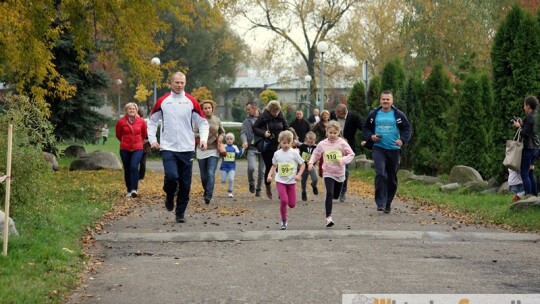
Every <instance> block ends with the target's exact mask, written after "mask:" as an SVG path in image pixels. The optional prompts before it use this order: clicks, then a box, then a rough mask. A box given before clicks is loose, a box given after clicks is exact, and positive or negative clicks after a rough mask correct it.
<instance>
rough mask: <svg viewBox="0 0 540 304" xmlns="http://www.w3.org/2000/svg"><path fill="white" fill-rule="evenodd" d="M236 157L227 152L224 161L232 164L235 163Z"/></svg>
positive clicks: (232, 153)
mask: <svg viewBox="0 0 540 304" xmlns="http://www.w3.org/2000/svg"><path fill="white" fill-rule="evenodd" d="M234 156H235V153H234V152H227V155H225V157H224V160H225V161H226V162H232V161H234Z"/></svg>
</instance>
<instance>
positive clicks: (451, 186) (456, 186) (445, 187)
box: [441, 183, 461, 192]
mask: <svg viewBox="0 0 540 304" xmlns="http://www.w3.org/2000/svg"><path fill="white" fill-rule="evenodd" d="M459 188H461V186H460V185H459V184H458V183H451V184H446V185H442V186H441V191H442V192H449V191H454V190H458V189H459Z"/></svg>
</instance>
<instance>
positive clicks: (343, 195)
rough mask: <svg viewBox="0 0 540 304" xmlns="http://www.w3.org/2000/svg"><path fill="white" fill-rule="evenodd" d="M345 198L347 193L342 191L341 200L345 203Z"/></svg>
mask: <svg viewBox="0 0 540 304" xmlns="http://www.w3.org/2000/svg"><path fill="white" fill-rule="evenodd" d="M345 198H346V196H345V193H341V195H340V196H339V201H340V202H342V203H343V202H345Z"/></svg>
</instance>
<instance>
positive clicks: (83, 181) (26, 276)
mask: <svg viewBox="0 0 540 304" xmlns="http://www.w3.org/2000/svg"><path fill="white" fill-rule="evenodd" d="M122 180H123V178H122V172H121V171H109V170H102V171H92V173H91V174H89V173H88V172H85V171H75V172H70V171H68V170H67V169H65V167H63V168H62V170H61V171H58V172H56V173H55V174H54V175H53V177H52V179H51V180H50V181H48V182H47V183H46V185H47V189H46V197H45V199H46V204H44V205H41V206H28V208H26V209H25V210H23V211H21V212H19V214H16V215H13V217H14V220H15V222H16V225H17V229H18V231H19V233H20V236H18V237H14V236H10V239H9V248H8V255H7V256H6V257H4V256H0V303H62V302H63V300H64V296H65V295H66V294H67V293H68V292H70V291H71V290H72V289H74V288H75V287H76V286H77V283H78V281H79V276H80V275H81V273H82V272H83V269H84V267H85V264H86V261H87V258H86V256H85V254H84V252H83V242H84V240H83V238H82V236H84V235H85V234H86V233H87V230H88V229H90V228H92V226H93V225H94V223H95V222H97V221H98V219H100V218H101V217H102V216H103V214H104V213H105V212H106V211H108V210H110V209H111V208H112V206H113V205H114V202H116V200H118V199H119V198H120V196H119V193H123V192H122ZM0 243H1V241H0Z"/></svg>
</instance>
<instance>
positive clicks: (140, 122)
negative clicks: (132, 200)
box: [116, 102, 147, 197]
mask: <svg viewBox="0 0 540 304" xmlns="http://www.w3.org/2000/svg"><path fill="white" fill-rule="evenodd" d="M138 110H139V107H138V106H137V105H136V104H135V103H133V102H130V103H128V104H126V106H125V107H124V113H125V115H124V117H122V118H120V120H118V123H116V138H118V140H119V141H120V158H122V164H123V165H124V180H125V182H126V188H127V197H137V187H138V185H139V163H140V162H141V158H142V155H143V142H144V139H145V138H146V136H147V133H146V132H147V131H146V122H145V121H144V119H142V118H141V117H139V115H137V112H138Z"/></svg>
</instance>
